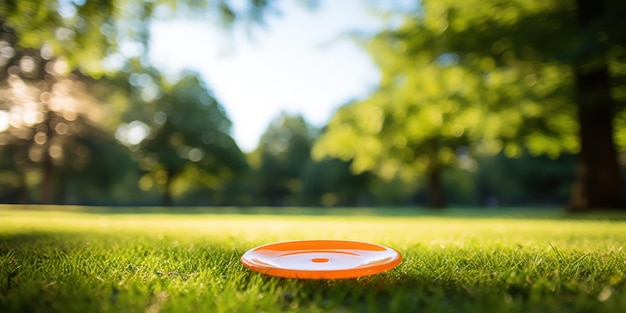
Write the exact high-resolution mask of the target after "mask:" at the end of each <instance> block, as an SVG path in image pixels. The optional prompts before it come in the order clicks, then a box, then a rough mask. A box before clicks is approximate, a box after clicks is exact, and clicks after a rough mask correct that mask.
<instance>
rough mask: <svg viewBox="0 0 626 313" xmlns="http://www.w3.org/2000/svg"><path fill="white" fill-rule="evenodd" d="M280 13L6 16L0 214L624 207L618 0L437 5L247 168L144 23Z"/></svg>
mask: <svg viewBox="0 0 626 313" xmlns="http://www.w3.org/2000/svg"><path fill="white" fill-rule="evenodd" d="M273 4H274V2H273V1H256V0H250V1H244V2H241V3H235V2H234V1H233V2H232V3H231V2H228V1H166V0H155V1H148V2H144V1H115V0H80V1H79V0H76V1H74V0H67V1H57V0H44V1H39V2H35V1H17V0H7V1H4V2H2V3H0V202H4V203H59V204H65V203H71V204H99V205H155V204H163V205H172V204H176V205H268V206H274V205H280V206H283V205H312V206H359V205H424V206H430V207H442V206H444V205H445V204H449V205H464V206H490V207H496V206H499V205H559V204H560V205H562V204H565V203H569V204H570V208H572V209H573V210H585V209H589V208H596V207H623V206H624V198H623V192H624V186H623V184H622V182H621V181H622V179H623V177H624V175H623V174H624V166H623V163H624V162H623V156H624V150H625V149H626V110H624V108H625V107H624V103H625V101H626V88H625V84H624V80H625V79H626V75H625V74H626V62H625V61H624V60H625V57H626V39H625V38H626V37H624V34H626V23H625V22H624V21H626V6H625V5H624V4H623V2H622V1H613V0H606V1H595V2H592V1H586V0H578V1H573V0H572V1H538V0H518V1H513V2H511V1H500V0H490V1H478V0H476V1H464V2H458V1H452V0H450V1H447V0H446V1H422V3H421V5H420V6H419V8H418V9H417V11H412V12H401V13H400V14H401V15H402V16H403V18H402V21H403V22H402V23H401V25H400V26H399V27H397V28H394V29H390V30H385V31H382V32H381V33H379V34H376V35H375V36H372V37H368V38H366V39H363V43H364V45H365V47H366V49H367V51H368V53H369V54H370V55H371V57H372V59H373V60H374V61H375V62H376V64H377V65H378V67H379V68H380V71H381V73H382V78H381V81H380V84H379V86H378V88H376V90H373V91H372V93H371V94H370V95H369V96H367V97H365V98H363V99H356V100H354V101H352V102H350V103H347V104H345V105H343V106H342V107H340V108H339V109H338V110H337V111H336V113H335V114H334V115H333V117H332V118H331V120H330V121H329V123H328V125H326V126H325V127H322V128H321V129H317V128H315V127H312V126H311V125H309V124H308V123H307V122H306V120H304V118H302V117H301V116H291V115H288V114H281V115H280V116H277V117H276V118H275V119H274V120H273V121H272V123H271V124H270V125H268V128H267V130H266V132H265V133H264V134H263V136H262V137H261V139H260V141H259V145H258V147H257V149H256V150H254V151H252V152H250V153H247V154H245V153H243V152H242V151H241V150H240V149H239V147H238V146H237V143H236V142H235V141H234V140H233V138H232V136H231V126H232V125H231V121H230V120H229V119H228V114H227V112H226V111H225V110H224V108H223V107H222V106H221V105H220V103H219V101H218V99H216V98H215V97H214V96H213V93H212V92H211V90H210V87H209V86H207V85H206V84H205V83H204V82H203V80H202V78H201V77H200V76H199V74H197V73H195V72H192V71H187V72H183V73H180V74H179V75H178V76H177V77H166V76H164V75H163V74H161V73H160V72H159V71H158V69H157V68H156V67H154V66H153V65H151V64H149V62H148V61H147V58H146V51H147V49H148V48H149V46H148V38H149V32H148V25H149V23H150V21H151V20H152V19H158V18H170V17H181V16H184V17H189V16H201V17H204V16H210V17H212V18H213V20H214V21H215V22H216V23H221V24H222V25H224V26H225V27H227V28H228V27H232V26H233V25H236V24H237V23H242V22H245V23H248V22H252V23H262V22H263V20H264V18H265V16H266V15H267V14H268V12H272V11H273V10H274V9H275V8H274V7H273ZM309 4H315V1H309ZM327 5H332V4H327ZM132 44H135V46H133V47H135V48H136V49H135V50H138V51H139V53H137V54H136V55H130V56H129V55H126V54H125V52H124V51H125V49H124V47H128V46H129V45H132ZM126 50H127V49H126ZM112 64H114V65H115V66H113V65H112ZM620 151H621V152H620ZM620 153H621V154H620ZM620 155H621V156H622V163H621V165H620V163H619V162H620V161H619V160H620ZM575 168H576V169H577V170H576V171H575V170H574V169H575ZM620 172H621V174H620Z"/></svg>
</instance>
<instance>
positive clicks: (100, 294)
mask: <svg viewBox="0 0 626 313" xmlns="http://www.w3.org/2000/svg"><path fill="white" fill-rule="evenodd" d="M26 209H28V210H26ZM141 210H142V209H119V208H84V207H73V208H59V207H18V208H16V207H11V206H3V207H0V312H55V311H56V312H284V311H287V312H289V311H293V312H352V311H354V312H365V311H379V312H407V311H421V312H557V311H564V312H622V311H623V309H624V308H625V307H626V251H625V247H624V246H625V245H626V219H625V217H626V215H620V214H611V215H603V216H595V217H594V216H584V218H583V217H580V216H577V217H576V218H568V217H567V216H563V214H561V213H558V212H555V211H535V212H532V211H524V212H523V214H522V213H519V212H517V213H516V212H515V211H506V212H504V213H502V212H499V213H498V212H496V213H497V214H496V213H494V212H490V213H485V212H484V211H482V212H478V211H462V210H461V211H459V210H450V211H447V212H444V213H433V212H428V211H421V212H414V211H411V210H402V209H397V210H388V211H385V210H350V209H345V210H338V211H330V212H329V211H326V213H329V214H327V215H321V214H317V215H303V214H310V213H312V212H319V210H317V211H314V210H312V209H299V210H296V211H295V212H297V213H299V215H289V214H286V213H288V212H286V211H277V212H278V213H279V214H277V215H271V214H270V213H271V212H272V211H271V210H269V209H246V210H243V209H241V210H234V209H231V210H230V211H229V210H226V211H219V210H217V209H209V210H202V209H187V210H182V211H179V212H178V213H177V214H166V213H165V212H164V211H163V210H161V209H145V211H148V212H150V213H151V214H143V215H142V214H138V212H142V211H141ZM242 210H243V211H242ZM89 212H95V213H89ZM220 212H221V213H220ZM223 212H226V213H223ZM290 212H294V211H290ZM120 213H124V214H120ZM363 213H369V214H370V215H367V216H363V215H362V214H363ZM310 238H319V239H348V240H362V241H369V242H375V243H380V244H384V245H388V246H391V247H393V248H395V249H397V250H398V251H400V252H401V253H402V254H403V256H404V260H403V262H402V263H401V264H400V265H399V266H398V267H397V268H396V269H394V270H392V271H389V272H385V273H383V274H379V275H374V276H370V277H364V278H359V279H347V280H334V281H301V280H293V279H281V278H274V277H268V276H264V275H262V274H258V273H254V272H250V271H249V270H247V269H246V268H244V267H243V266H242V265H241V263H240V262H239V258H240V257H241V255H242V254H243V253H244V252H245V251H246V250H248V249H250V248H252V247H255V246H257V245H260V244H264V243H269V242H273V241H282V240H295V239H310Z"/></svg>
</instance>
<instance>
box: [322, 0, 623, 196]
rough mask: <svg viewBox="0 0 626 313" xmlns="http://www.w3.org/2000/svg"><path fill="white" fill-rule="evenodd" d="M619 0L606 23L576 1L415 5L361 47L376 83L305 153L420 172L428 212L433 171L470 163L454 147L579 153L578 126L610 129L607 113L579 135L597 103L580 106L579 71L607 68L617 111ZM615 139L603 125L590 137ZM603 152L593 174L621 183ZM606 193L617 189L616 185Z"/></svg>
mask: <svg viewBox="0 0 626 313" xmlns="http://www.w3.org/2000/svg"><path fill="white" fill-rule="evenodd" d="M620 3H621V2H619V1H606V3H605V4H606V9H607V10H606V13H605V15H602V16H600V17H598V19H597V20H594V21H593V23H592V24H589V25H579V23H578V19H577V16H578V15H579V13H580V11H581V10H585V7H584V6H583V4H581V3H576V2H574V1H535V0H519V1H513V2H511V1H499V0H493V1H486V2H485V1H462V2H458V1H424V2H423V3H422V6H421V8H420V10H419V11H418V12H415V13H413V14H409V15H407V16H406V17H405V19H404V22H403V23H402V25H401V26H400V27H399V28H398V29H393V30H389V31H384V32H382V33H380V34H378V35H376V36H375V37H374V38H372V39H371V40H370V41H369V43H368V48H369V49H368V51H369V52H370V54H371V56H372V58H373V59H374V60H375V61H376V63H377V64H378V66H379V68H380V70H381V72H382V75H381V81H380V84H379V86H378V88H377V89H376V90H375V91H374V92H373V93H372V94H371V95H370V96H369V97H368V98H366V99H363V100H359V101H356V102H354V103H352V104H350V105H347V106H345V107H342V108H340V109H339V110H338V111H337V113H336V114H335V115H334V116H333V118H332V119H331V121H330V123H329V125H328V131H327V132H326V133H325V134H324V135H323V136H322V137H321V138H320V140H319V141H318V143H317V145H316V146H315V148H314V156H315V157H316V158H317V159H320V158H322V157H324V156H337V157H341V158H343V159H353V160H354V162H353V163H352V168H353V169H354V170H355V171H356V172H361V171H363V170H367V169H375V170H376V171H377V172H378V173H379V174H380V175H381V176H382V177H386V178H392V177H394V176H395V175H400V176H402V177H405V178H407V179H412V178H413V177H415V176H418V177H419V176H421V175H422V174H426V176H427V179H428V180H429V181H430V183H429V184H430V185H431V189H432V193H431V201H430V205H431V206H441V205H442V204H443V202H442V200H440V199H439V198H441V191H440V187H438V185H439V184H440V179H439V178H438V175H439V174H438V170H439V169H440V168H442V167H443V166H449V165H458V166H464V165H463V163H464V162H465V163H466V161H467V160H468V159H467V158H468V157H469V155H468V154H466V153H459V151H468V150H465V149H462V150H459V149H458V148H459V147H465V146H467V147H469V148H470V149H469V151H470V152H473V153H476V152H479V153H481V152H482V153H499V152H500V151H503V152H504V153H505V154H506V155H507V156H510V157H517V156H520V155H522V153H523V152H524V151H529V152H531V153H532V154H535V155H539V154H544V153H545V154H548V155H549V156H551V157H552V158H556V157H558V156H559V155H560V154H561V153H563V152H567V153H578V152H580V151H581V140H582V139H581V138H584V129H589V128H590V127H591V128H592V129H593V127H594V125H595V127H596V128H603V127H604V126H603V125H611V123H612V122H613V121H612V117H611V116H612V115H607V117H606V118H605V119H604V120H595V121H592V122H591V126H584V127H583V129H580V128H579V127H580V125H581V123H582V125H587V124H585V123H584V119H581V116H583V117H584V116H585V114H584V113H583V114H582V115H581V113H580V112H584V110H585V108H586V106H593V107H601V106H605V104H604V103H600V102H594V103H591V104H589V105H583V106H581V104H580V102H579V101H578V99H579V98H580V97H581V94H580V92H581V91H582V92H584V88H583V87H584V86H583V87H581V85H580V81H581V79H580V75H578V74H577V73H578V72H580V71H581V70H582V71H585V70H590V71H592V70H593V69H594V68H595V67H598V66H601V62H602V61H603V60H604V62H608V64H609V65H610V66H611V68H615V70H614V71H613V72H612V73H613V74H614V77H615V82H616V84H614V85H613V92H614V94H615V95H616V96H617V97H614V98H612V100H614V101H615V102H616V103H618V105H617V106H615V109H618V110H621V109H622V108H623V106H622V104H621V103H620V101H622V100H623V99H622V98H620V97H623V96H620V95H621V94H622V93H623V90H624V85H623V83H620V82H621V79H622V78H621V76H620V75H621V74H622V73H621V72H620V70H619V69H620V68H621V67H622V64H623V55H624V51H625V49H624V47H625V45H624V41H623V32H620V31H619V30H620V29H623V27H624V22H623V20H624V19H623V16H625V15H624V13H625V11H624V5H623V4H620ZM577 14H578V15H577ZM590 37H591V38H590ZM599 37H601V38H599ZM598 64H600V65H598ZM582 96H583V97H587V98H588V97H589V96H585V95H582ZM592 96H593V95H592ZM610 102H612V101H610ZM610 102H608V103H610ZM606 106H609V107H611V110H612V109H613V105H611V104H606ZM618 112H619V111H618ZM618 114H621V113H618ZM616 125H617V126H620V125H622V124H621V123H619V122H618V123H616ZM621 132H623V130H619V129H618V130H617V131H615V132H614V131H613V129H612V128H611V132H610V133H608V135H607V134H605V133H602V134H601V135H600V136H598V138H604V137H606V136H609V137H610V136H613V133H617V134H619V133H621ZM618 138H619V137H618ZM582 142H583V143H584V142H585V141H584V140H582ZM612 145H613V144H612V142H611V141H606V144H605V146H607V147H609V148H607V149H609V150H606V149H605V148H603V152H595V153H596V155H600V154H607V155H609V159H607V160H605V161H606V162H604V164H605V165H606V166H608V168H606V167H605V168H599V167H597V166H601V165H602V164H603V162H601V160H600V159H596V160H595V161H594V162H591V163H593V164H598V165H597V166H596V167H595V168H596V170H597V171H598V172H603V173H605V174H607V173H608V172H610V171H613V172H614V174H611V175H609V176H612V177H618V175H619V174H618V173H617V165H616V164H617V163H616V162H617V160H616V157H615V150H613V152H612V153H611V149H610V147H611V146H612ZM622 148H624V147H622ZM584 150H585V151H589V150H590V148H589V147H587V148H585V149H584ZM607 151H608V152H607ZM591 153H592V154H593V153H594V152H593V151H592V152H591ZM581 155H583V156H584V155H585V154H584V153H581ZM611 155H612V158H613V159H612V161H611ZM464 160H465V161H464ZM581 160H583V161H584V160H586V159H585V158H584V157H581ZM585 162H586V163H585V164H589V162H587V161H585ZM609 164H612V165H609ZM616 175H617V176H616ZM605 176H606V175H605ZM598 179H599V178H598ZM596 183H600V182H599V181H596ZM586 184H587V185H589V184H591V182H587V183H586ZM607 185H609V186H610V189H611V190H615V192H617V193H619V192H621V191H619V192H618V191H617V190H620V188H621V187H620V184H619V182H618V181H616V180H615V179H613V178H611V179H609V181H607V182H604V183H603V186H605V187H606V186H607ZM615 192H614V193H615ZM575 193H576V192H575ZM593 197H594V199H598V196H597V195H596V196H593ZM612 197H615V195H613V196H612ZM618 197H619V196H618ZM598 200H599V199H598ZM611 201H614V200H611ZM615 201H617V200H615ZM618 202H619V201H617V202H612V204H611V205H618ZM600 203H601V202H597V203H595V204H593V205H592V204H591V203H589V204H586V205H591V206H597V205H600Z"/></svg>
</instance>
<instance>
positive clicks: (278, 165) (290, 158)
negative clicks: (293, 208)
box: [253, 113, 314, 205]
mask: <svg viewBox="0 0 626 313" xmlns="http://www.w3.org/2000/svg"><path fill="white" fill-rule="evenodd" d="M313 138H314V129H313V128H312V127H311V126H309V125H308V124H307V123H306V121H305V120H304V118H302V116H289V115H287V114H286V113H282V114H281V115H280V116H278V117H277V118H275V119H274V120H273V121H272V122H271V123H270V125H269V126H268V128H267V130H266V131H265V133H264V134H263V135H262V136H261V139H260V141H259V146H258V147H257V149H256V150H255V151H254V152H253V158H256V162H253V163H256V164H257V170H256V177H255V193H256V194H257V197H258V198H259V200H260V201H263V202H265V203H266V204H269V205H284V204H287V203H289V202H295V200H296V199H295V196H296V195H297V194H298V193H299V192H300V190H301V188H302V181H301V178H302V175H303V171H304V169H305V167H306V166H307V164H308V163H309V162H310V161H311V157H310V151H311V145H312V143H313Z"/></svg>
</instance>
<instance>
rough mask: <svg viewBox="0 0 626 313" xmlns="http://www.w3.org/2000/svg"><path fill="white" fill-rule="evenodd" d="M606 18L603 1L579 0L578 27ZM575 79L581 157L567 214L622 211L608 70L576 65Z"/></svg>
mask: <svg viewBox="0 0 626 313" xmlns="http://www.w3.org/2000/svg"><path fill="white" fill-rule="evenodd" d="M605 14H606V13H605V8H604V3H603V1H596V0H578V20H579V23H580V26H581V27H583V28H584V27H588V26H590V25H591V24H593V23H595V22H596V21H597V20H599V19H601V18H602V17H603V16H604V15H605ZM598 59H600V58H598ZM583 63H584V62H583ZM574 76H575V79H576V98H577V102H578V118H579V124H580V133H579V135H580V154H579V161H578V162H579V163H578V168H577V171H576V180H575V182H574V185H573V190H572V196H571V199H570V203H569V210H570V211H586V210H591V209H594V208H618V207H619V208H622V207H624V198H623V196H622V185H621V180H620V174H619V165H618V161H617V151H616V149H615V142H614V141H613V126H612V122H613V114H614V113H613V99H612V97H611V83H610V74H609V71H608V67H607V65H606V63H605V64H602V65H596V66H595V67H593V68H591V69H588V68H583V66H581V65H576V67H575V68H574Z"/></svg>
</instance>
